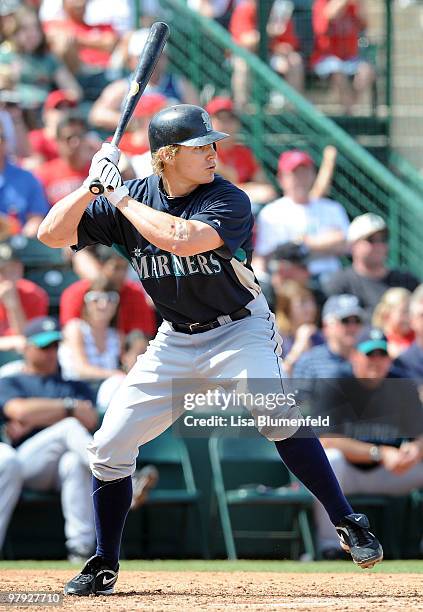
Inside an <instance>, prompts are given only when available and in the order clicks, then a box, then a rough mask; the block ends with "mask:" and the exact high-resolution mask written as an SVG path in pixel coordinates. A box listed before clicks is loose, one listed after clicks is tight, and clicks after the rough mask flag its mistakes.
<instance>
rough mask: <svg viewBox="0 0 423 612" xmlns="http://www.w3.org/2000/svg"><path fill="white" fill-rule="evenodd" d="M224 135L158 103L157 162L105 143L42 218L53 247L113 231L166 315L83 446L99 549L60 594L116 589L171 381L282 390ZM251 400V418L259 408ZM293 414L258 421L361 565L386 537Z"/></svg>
mask: <svg viewBox="0 0 423 612" xmlns="http://www.w3.org/2000/svg"><path fill="white" fill-rule="evenodd" d="M226 137H227V134H224V133H222V132H217V131H215V130H214V129H213V127H212V124H211V121H210V117H209V115H208V114H207V113H206V111H205V110H204V109H202V108H200V107H198V106H193V105H187V104H180V105H176V106H171V107H169V108H166V109H164V110H162V111H160V112H159V113H157V114H156V115H155V116H154V117H153V118H152V120H151V122H150V126H149V141H150V148H151V153H152V160H153V168H154V172H155V174H153V175H151V176H149V177H147V178H145V179H142V180H132V181H128V182H126V183H123V181H122V179H121V176H120V174H119V170H118V168H117V163H118V159H119V151H118V150H117V149H116V148H115V147H113V146H112V145H110V144H104V145H103V146H102V148H101V150H100V151H99V152H98V153H96V155H95V156H94V158H93V161H92V164H91V168H90V172H89V176H88V178H87V180H86V181H85V182H84V184H83V186H81V187H80V188H79V189H77V190H76V191H74V192H73V193H71V194H70V195H68V196H66V197H65V198H63V199H62V200H61V201H60V202H58V203H57V204H56V205H55V206H54V207H53V208H52V209H51V210H50V212H49V213H48V215H47V217H46V218H45V219H44V221H43V223H42V225H41V227H40V230H39V234H38V237H39V239H40V240H41V241H42V242H44V243H45V244H47V245H49V246H51V247H64V246H72V248H73V250H75V251H78V250H79V249H82V248H84V247H85V246H87V245H92V244H96V243H101V244H105V245H108V246H112V245H113V246H114V247H115V248H116V249H118V250H119V251H120V253H121V254H122V255H124V256H125V257H126V258H127V259H128V260H129V261H130V262H131V264H132V266H133V267H134V268H135V270H136V271H137V273H138V276H139V278H140V281H141V282H142V284H143V285H144V287H145V289H146V291H147V292H148V293H149V295H150V296H151V298H152V299H153V301H154V303H155V305H156V307H157V309H158V310H159V312H160V314H161V315H162V317H163V319H164V322H163V324H162V325H161V327H160V329H159V331H158V333H157V335H156V337H155V339H154V340H152V341H151V343H150V344H149V347H148V349H147V351H146V352H145V353H144V354H143V355H141V356H140V357H139V358H138V360H137V363H136V364H135V365H134V367H133V368H132V369H131V370H130V372H129V373H128V375H127V377H126V379H125V380H124V382H123V383H122V386H121V387H120V391H119V392H118V393H117V394H116V395H115V396H114V399H113V400H112V401H111V404H110V407H109V409H108V410H107V412H106V415H105V418H104V421H103V424H102V427H101V428H100V429H99V431H97V432H96V434H95V436H94V440H93V442H92V443H91V444H90V445H89V447H88V452H89V457H90V465H91V469H92V473H93V505H94V514H95V525H96V536H97V550H96V554H95V555H94V556H93V557H92V558H91V559H89V560H88V561H87V563H86V564H85V566H84V568H83V569H82V571H81V573H80V574H78V575H77V576H75V577H74V578H73V579H72V580H71V581H70V582H68V583H67V585H66V587H65V593H66V594H68V595H90V594H93V593H94V594H102V595H104V594H110V593H112V592H113V588H114V584H115V582H116V580H117V577H118V570H119V563H118V562H119V552H120V543H121V537H122V531H123V527H124V523H125V519H126V515H127V513H128V510H129V507H130V504H131V474H132V473H133V472H134V470H135V463H136V458H137V456H138V449H139V447H140V446H141V445H142V444H145V443H146V442H148V441H149V440H152V439H153V438H155V437H156V436H158V435H160V434H161V433H162V432H163V431H164V430H165V429H166V428H167V427H169V426H170V425H171V424H172V422H173V421H174V420H175V419H176V418H177V417H178V416H179V414H181V410H180V409H179V403H178V400H179V399H180V398H179V397H175V395H178V389H177V388H176V391H175V385H172V381H174V380H178V379H191V380H201V379H202V380H206V379H213V380H216V379H218V380H232V381H241V382H243V381H244V382H245V381H247V382H248V381H256V380H257V379H258V380H260V379H266V385H267V390H268V391H269V392H270V391H273V392H276V391H277V392H279V393H280V392H281V391H283V381H282V377H281V361H280V353H281V348H280V345H279V337H278V335H277V332H276V329H275V322H274V315H273V314H272V313H271V312H270V311H269V307H268V305H267V302H266V300H265V298H264V296H263V294H262V292H261V289H260V286H259V284H258V282H257V280H256V278H255V276H254V272H253V270H252V268H251V264H250V262H251V255H252V241H251V232H252V226H253V218H252V214H251V204H250V201H249V199H248V197H247V196H246V194H245V193H244V192H243V191H241V190H240V189H238V188H237V187H235V186H234V185H233V184H232V183H230V182H228V181H226V180H224V179H223V178H221V177H220V176H218V175H216V174H215V167H216V150H215V144H214V143H215V142H217V141H218V140H221V139H223V138H226ZM98 177H100V180H101V181H102V183H103V185H104V186H105V189H106V191H105V194H106V195H104V196H98V197H97V198H95V199H93V196H92V194H91V193H90V191H89V184H90V182H91V181H92V180H93V179H94V178H98ZM110 186H111V188H112V190H111V189H108V188H109V187H110ZM182 387H183V385H182ZM182 387H181V390H180V393H182V392H183V389H182ZM175 406H177V408H176V409H175V408H174V407H175ZM249 409H250V411H251V413H252V416H253V417H254V418H255V420H256V422H258V419H257V417H258V416H259V414H260V410H262V409H261V408H260V407H256V406H254V405H252V406H251V407H250V408H249ZM299 414H300V413H299V410H298V407H297V406H296V405H295V404H293V405H292V404H291V402H289V403H286V404H284V405H282V406H280V407H277V408H276V410H273V411H272V417H275V418H276V417H280V418H283V417H284V418H285V419H288V420H290V421H291V420H292V425H290V426H284V427H279V426H277V425H273V424H272V423H273V422H272V423H270V424H264V425H261V426H260V427H258V429H259V431H260V432H261V434H263V435H264V436H265V437H267V438H268V439H269V440H271V441H273V442H274V443H275V444H276V448H277V450H278V452H279V454H280V456H281V458H282V460H283V461H284V462H285V464H286V465H287V466H288V468H289V469H290V470H291V471H292V472H293V473H294V474H295V475H296V476H297V477H298V478H299V479H300V480H301V481H302V482H303V483H304V485H305V486H306V487H307V488H308V489H309V490H310V491H311V492H312V493H313V494H314V495H315V496H316V497H317V498H318V499H319V500H320V501H321V502H322V504H323V506H324V507H325V509H326V510H327V512H328V514H329V516H330V519H331V521H332V523H333V524H334V525H335V526H336V528H337V529H338V534H339V536H340V538H341V541H342V543H343V546H344V548H345V549H346V550H347V551H349V552H350V553H351V555H352V558H353V560H354V562H355V563H357V564H358V565H360V566H362V567H371V566H373V565H374V564H375V563H377V562H378V561H381V559H382V556H383V553H382V548H381V546H380V544H379V542H378V541H377V539H376V538H375V536H374V535H373V534H372V533H370V531H369V523H368V520H367V518H366V516H364V515H363V514H354V513H353V510H352V508H351V506H350V505H349V503H348V501H347V500H346V499H345V497H344V495H343V493H342V491H341V489H340V487H339V485H338V482H337V480H336V477H335V475H334V473H333V472H332V469H331V467H330V464H329V462H328V460H327V458H326V454H325V452H324V450H323V448H322V446H321V445H320V442H319V440H318V439H317V438H316V436H315V435H314V433H313V432H312V431H311V430H310V428H308V427H306V426H298V425H297V424H295V419H296V418H297V417H298V416H299Z"/></svg>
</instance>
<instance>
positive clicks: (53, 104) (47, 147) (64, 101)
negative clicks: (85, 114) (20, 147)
mask: <svg viewBox="0 0 423 612" xmlns="http://www.w3.org/2000/svg"><path fill="white" fill-rule="evenodd" d="M76 105H77V101H76V100H75V98H72V97H71V96H70V95H69V94H68V93H66V92H65V91H63V90H62V89H57V90H55V91H52V92H51V93H50V94H49V95H48V96H47V99H46V101H45V103H44V108H43V127H42V128H39V129H37V130H31V132H30V133H29V142H30V145H31V149H32V153H31V156H30V157H28V158H26V159H25V167H27V168H35V167H37V166H39V165H40V164H42V163H43V162H46V161H51V160H52V159H57V158H58V157H59V147H58V146H57V140H56V134H57V126H58V125H59V123H60V121H61V120H62V119H63V118H64V117H65V114H66V111H69V110H70V109H71V108H75V106H76Z"/></svg>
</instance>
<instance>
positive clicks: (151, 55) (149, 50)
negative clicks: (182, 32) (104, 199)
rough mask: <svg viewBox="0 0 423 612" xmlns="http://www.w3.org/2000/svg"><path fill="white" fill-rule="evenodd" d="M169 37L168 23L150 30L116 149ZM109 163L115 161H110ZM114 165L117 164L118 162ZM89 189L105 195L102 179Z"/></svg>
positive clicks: (115, 141)
mask: <svg viewBox="0 0 423 612" xmlns="http://www.w3.org/2000/svg"><path fill="white" fill-rule="evenodd" d="M168 37H169V26H168V25H167V24H166V23H163V22H161V21H157V22H156V23H153V25H152V26H151V28H150V32H149V35H148V38H147V41H146V43H145V45H144V49H143V50H142V53H141V56H140V60H139V62H138V66H137V67H136V70H135V73H134V78H133V81H132V83H131V86H130V88H129V92H128V94H127V96H126V99H125V104H124V107H123V111H122V114H121V116H120V119H119V123H118V125H117V127H116V130H115V133H114V135H113V138H112V142H111V144H112V146H114V147H115V148H116V149H117V147H118V146H119V143H120V140H121V138H122V135H123V133H124V131H125V129H126V126H127V125H128V123H129V120H130V119H131V117H132V114H133V112H134V110H135V107H136V105H137V104H138V100H139V99H140V97H141V96H142V94H143V92H144V90H145V88H146V87H147V84H148V81H149V80H150V77H151V75H152V73H153V70H154V68H155V67H156V64H157V62H158V60H159V57H160V55H161V54H162V51H163V48H164V46H165V43H166V40H167V39H168ZM96 155H97V154H96ZM94 157H95V156H94ZM107 159H109V158H107ZM118 159H119V158H118ZM109 161H113V160H111V159H109ZM113 163H115V164H117V161H116V162H113ZM90 174H91V170H90ZM110 187H111V188H112V189H109V185H107V186H106V188H107V190H108V191H112V190H113V187H112V185H110ZM89 189H90V191H91V193H93V194H94V195H99V194H101V193H104V184H103V183H102V182H101V181H100V177H92V178H91V182H90V185H89Z"/></svg>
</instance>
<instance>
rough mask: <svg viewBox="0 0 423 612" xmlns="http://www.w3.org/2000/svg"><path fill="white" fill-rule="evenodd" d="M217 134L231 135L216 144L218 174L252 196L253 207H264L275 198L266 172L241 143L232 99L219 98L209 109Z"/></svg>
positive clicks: (248, 149) (210, 104)
mask: <svg viewBox="0 0 423 612" xmlns="http://www.w3.org/2000/svg"><path fill="white" fill-rule="evenodd" d="M206 110H207V112H208V113H209V115H210V117H211V118H212V121H213V127H214V129H215V130H219V131H222V132H224V133H225V134H229V138H225V139H223V140H222V141H220V142H219V143H218V144H217V158H218V165H217V168H216V171H217V172H218V174H220V175H221V176H223V177H224V178H226V179H227V180H229V181H231V182H232V183H234V184H235V185H237V187H239V188H240V189H243V190H244V191H245V192H246V193H247V194H248V196H249V198H250V200H251V202H252V204H253V205H259V204H265V203H267V202H270V201H271V200H273V199H274V198H275V197H276V191H275V189H274V188H273V186H272V185H271V184H270V183H269V181H268V180H267V178H266V175H265V173H264V171H263V169H262V168H261V167H260V165H259V163H258V161H257V160H256V158H255V157H254V155H253V153H252V151H251V149H250V148H249V147H247V146H246V145H244V144H241V143H240V142H239V131H240V127H241V124H240V121H239V119H238V116H237V114H236V113H235V110H234V103H233V102H232V100H231V99H230V98H226V97H223V96H219V97H216V98H213V100H210V102H209V103H208V104H207V106H206Z"/></svg>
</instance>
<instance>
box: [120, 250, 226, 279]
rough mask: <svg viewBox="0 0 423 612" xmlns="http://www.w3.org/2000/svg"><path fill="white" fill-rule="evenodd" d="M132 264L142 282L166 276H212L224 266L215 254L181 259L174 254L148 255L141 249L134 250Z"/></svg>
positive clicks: (202, 254)
mask: <svg viewBox="0 0 423 612" xmlns="http://www.w3.org/2000/svg"><path fill="white" fill-rule="evenodd" d="M132 252H133V254H134V257H131V263H132V267H133V268H134V270H135V271H136V272H137V274H138V277H139V279H140V280H141V281H143V280H146V279H148V278H163V277H165V276H192V275H193V274H202V275H204V276H211V275H214V274H219V273H220V272H221V271H222V266H221V264H220V262H219V260H218V259H217V258H216V256H215V255H214V253H213V252H210V253H201V254H199V255H191V256H188V257H179V256H177V255H174V254H173V253H162V254H161V255H146V254H143V253H142V250H141V249H139V248H136V249H134V250H133V251H132Z"/></svg>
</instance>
